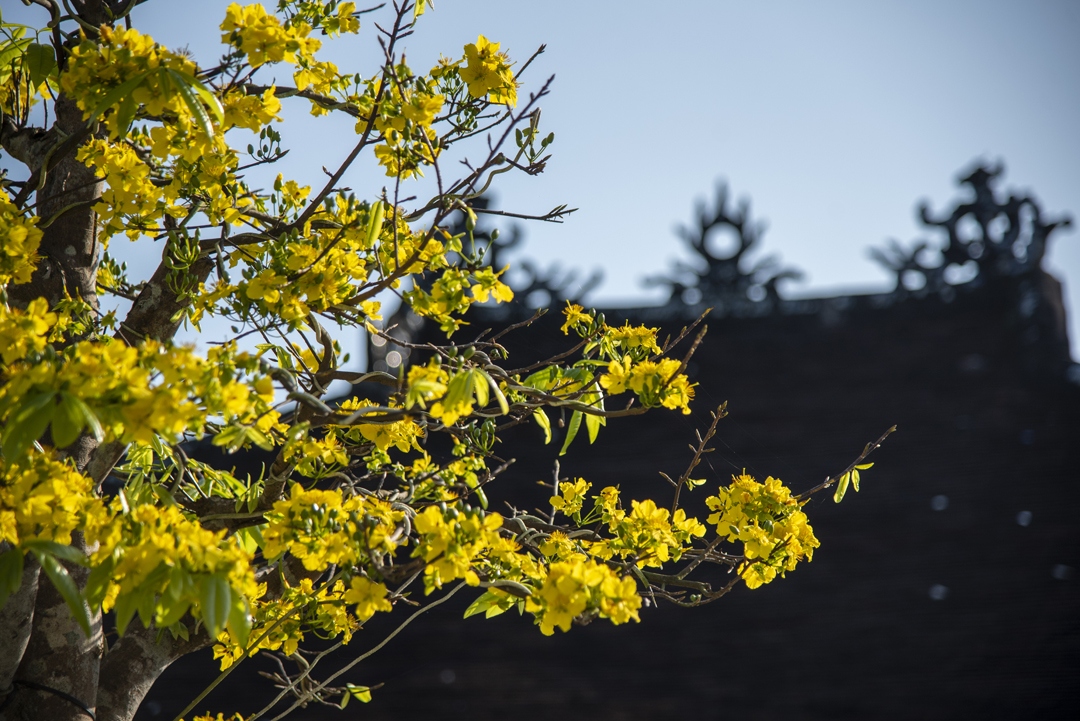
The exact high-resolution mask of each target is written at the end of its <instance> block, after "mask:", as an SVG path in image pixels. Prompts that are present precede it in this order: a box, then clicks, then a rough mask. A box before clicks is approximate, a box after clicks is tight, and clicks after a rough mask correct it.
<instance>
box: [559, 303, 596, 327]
mask: <svg viewBox="0 0 1080 721" xmlns="http://www.w3.org/2000/svg"><path fill="white" fill-rule="evenodd" d="M563 315H565V316H566V322H565V323H563V325H562V332H563V333H569V332H570V329H571V328H572V329H574V330H579V329H580V328H581V327H582V326H588V325H589V324H590V323H591V322H592V319H593V318H592V316H591V315H589V314H588V313H586V312H585V309H584V308H582V307H581V306H580V305H578V304H577V303H571V302H570V301H566V307H565V308H563Z"/></svg>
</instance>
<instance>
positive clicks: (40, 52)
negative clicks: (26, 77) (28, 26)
mask: <svg viewBox="0 0 1080 721" xmlns="http://www.w3.org/2000/svg"><path fill="white" fill-rule="evenodd" d="M23 63H24V64H25V66H26V71H27V72H28V73H29V74H30V82H31V83H33V85H34V87H35V88H36V87H38V86H39V85H41V84H42V83H43V82H45V81H46V80H48V78H49V76H50V75H52V73H53V71H54V70H56V54H55V53H54V52H53V48H52V45H41V44H39V43H30V45H29V46H27V48H26V57H25V58H24V59H23Z"/></svg>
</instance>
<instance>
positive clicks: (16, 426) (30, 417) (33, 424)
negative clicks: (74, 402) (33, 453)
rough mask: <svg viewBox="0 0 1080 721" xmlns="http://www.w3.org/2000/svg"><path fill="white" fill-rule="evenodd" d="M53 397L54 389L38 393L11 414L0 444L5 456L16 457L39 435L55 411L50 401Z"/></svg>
mask: <svg viewBox="0 0 1080 721" xmlns="http://www.w3.org/2000/svg"><path fill="white" fill-rule="evenodd" d="M55 397H56V391H45V392H44V393H39V394H38V395H36V396H34V397H33V398H31V399H30V400H28V401H24V402H23V404H22V406H21V407H20V408H19V410H18V411H17V412H16V413H14V414H12V416H11V417H10V418H9V419H8V422H7V425H6V426H5V427H4V442H3V445H2V446H0V448H2V449H3V451H4V457H5V458H8V459H15V458H18V457H19V456H21V455H22V454H23V452H24V451H26V449H27V448H29V447H30V446H31V445H33V443H34V441H36V440H37V439H38V438H40V437H41V434H42V433H44V432H45V428H46V427H47V426H48V425H49V421H51V420H52V417H53V413H54V412H55V411H56V406H55V405H54V404H53V402H52V401H53V398H55Z"/></svg>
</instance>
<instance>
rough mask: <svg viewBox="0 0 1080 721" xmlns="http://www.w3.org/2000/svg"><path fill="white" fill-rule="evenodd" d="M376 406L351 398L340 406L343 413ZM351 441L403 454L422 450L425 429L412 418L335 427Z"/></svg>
mask: <svg viewBox="0 0 1080 721" xmlns="http://www.w3.org/2000/svg"><path fill="white" fill-rule="evenodd" d="M375 407H377V406H376V404H374V403H372V402H371V401H369V400H367V399H366V398H350V399H348V400H346V401H344V402H342V403H341V405H339V406H338V411H339V412H341V413H355V412H357V411H362V410H364V409H365V408H375ZM335 428H337V429H341V430H340V432H342V433H343V435H345V437H346V438H348V439H349V440H351V441H354V442H356V441H360V439H363V440H366V441H369V442H371V443H374V444H375V447H376V448H378V449H379V450H380V451H385V450H386V449H388V448H389V447H390V446H393V447H394V448H397V449H398V450H399V451H401V452H402V453H408V452H409V451H410V450H416V451H419V450H421V448H420V443H419V441H420V439H422V438H423V436H424V429H423V428H421V427H420V426H418V425H416V422H415V421H413V420H412V419H411V418H403V419H401V420H398V421H392V422H389V423H386V422H383V423H357V424H355V425H353V426H347V427H346V426H335Z"/></svg>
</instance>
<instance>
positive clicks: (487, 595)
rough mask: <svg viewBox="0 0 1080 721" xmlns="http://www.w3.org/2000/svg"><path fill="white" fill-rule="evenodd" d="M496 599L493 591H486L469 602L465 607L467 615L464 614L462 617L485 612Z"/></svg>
mask: <svg viewBox="0 0 1080 721" xmlns="http://www.w3.org/2000/svg"><path fill="white" fill-rule="evenodd" d="M496 600H497V599H496V597H495V594H493V593H492V592H491V591H484V592H483V593H481V594H480V595H479V596H477V597H476V600H475V601H473V602H472V603H470V604H469V607H468V608H466V609H465V615H464V616H462V618H469V617H470V616H475V615H477V614H479V613H484V612H485V611H487V610H488V608H490V607H491V605H492V604H493V603H495V601H496Z"/></svg>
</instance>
